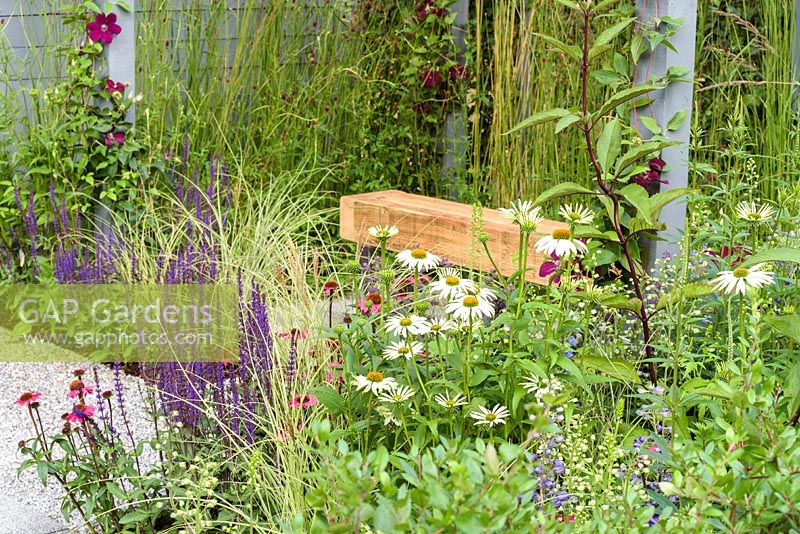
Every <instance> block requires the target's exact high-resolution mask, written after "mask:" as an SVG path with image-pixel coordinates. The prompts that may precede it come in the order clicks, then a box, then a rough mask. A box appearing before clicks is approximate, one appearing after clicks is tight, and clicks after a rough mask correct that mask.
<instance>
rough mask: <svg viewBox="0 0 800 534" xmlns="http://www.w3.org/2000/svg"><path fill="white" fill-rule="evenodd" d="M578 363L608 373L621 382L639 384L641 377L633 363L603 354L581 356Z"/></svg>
mask: <svg viewBox="0 0 800 534" xmlns="http://www.w3.org/2000/svg"><path fill="white" fill-rule="evenodd" d="M578 363H579V364H580V365H583V366H585V367H588V368H590V369H594V370H595V371H600V372H601V373H603V374H605V375H608V376H609V377H611V378H615V379H617V380H619V381H621V382H626V383H629V384H639V383H640V382H641V379H640V378H639V374H638V373H637V372H636V368H635V367H634V366H633V364H632V363H631V362H629V361H627V360H623V359H622V358H606V357H605V356H581V357H580V358H578Z"/></svg>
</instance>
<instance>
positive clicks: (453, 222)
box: [339, 191, 568, 284]
mask: <svg viewBox="0 0 800 534" xmlns="http://www.w3.org/2000/svg"><path fill="white" fill-rule="evenodd" d="M339 208H340V214H339V218H340V235H341V236H342V238H343V239H346V240H348V241H354V242H356V243H361V244H369V245H372V246H374V245H375V244H376V241H375V239H374V238H372V237H371V236H370V235H369V232H368V230H369V228H370V227H371V226H375V225H386V226H388V225H394V226H396V227H397V228H398V229H399V230H400V233H399V234H398V235H397V236H395V237H394V238H392V239H390V240H389V242H388V244H387V246H388V248H389V250H393V251H400V250H403V249H406V248H410V247H411V246H413V245H416V244H418V245H419V246H420V247H422V248H424V249H426V250H430V251H431V252H432V253H434V254H436V255H438V256H441V257H445V258H447V259H448V260H450V261H451V262H452V263H454V264H456V265H461V266H464V267H477V268H479V269H480V270H481V271H488V270H490V269H491V268H492V265H491V263H490V262H489V258H488V256H487V255H486V252H485V251H484V250H483V247H482V246H481V244H480V243H475V245H473V244H472V236H471V235H470V234H471V219H472V206H470V205H468V204H460V203H458V202H452V201H450V200H441V199H438V198H429V197H425V196H421V195H412V194H410V193H404V192H402V191H379V192H376V193H363V194H360V195H349V196H344V197H342V198H341V199H340V201H339ZM483 218H484V226H483V230H484V231H485V232H486V233H487V234H489V242H488V247H489V250H490V251H491V254H492V258H493V259H494V261H495V262H496V263H497V267H498V268H499V269H500V272H501V273H503V275H506V276H507V275H509V274H512V273H513V272H515V271H516V270H517V262H516V261H515V260H514V255H515V254H516V253H517V250H518V249H519V227H518V226H516V225H515V224H513V223H512V222H511V221H509V220H508V219H506V218H505V217H503V216H502V215H500V212H499V211H497V210H493V209H488V208H484V209H483ZM557 228H568V225H567V224H565V223H561V222H555V221H549V220H544V221H542V222H541V223H540V224H539V226H538V228H537V230H536V232H535V233H534V234H531V239H530V247H529V248H530V250H529V253H528V268H529V269H530V270H529V271H528V274H527V276H526V279H527V280H530V281H532V282H536V283H539V284H547V279H545V278H542V277H540V276H539V267H540V266H541V265H542V263H543V262H545V261H547V260H549V259H550V258H545V257H543V256H542V255H541V254H539V253H538V252H536V251H534V249H533V247H534V244H535V243H536V241H537V240H538V239H539V237H541V236H542V235H545V234H550V233H551V232H553V230H555V229H557ZM473 246H476V247H477V248H478V250H477V251H476V252H477V253H476V254H474V255H473V256H472V257H471V254H470V252H471V250H470V249H471V247H473ZM475 259H478V260H479V264H478V265H471V263H473V262H474V261H475Z"/></svg>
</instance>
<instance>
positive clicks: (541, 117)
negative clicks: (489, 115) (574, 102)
mask: <svg viewBox="0 0 800 534" xmlns="http://www.w3.org/2000/svg"><path fill="white" fill-rule="evenodd" d="M569 114H570V112H569V111H568V110H566V109H564V108H555V109H548V110H547V111H540V112H539V113H534V114H533V115H531V116H530V117H527V118H525V119H522V121H520V122H519V124H517V125H516V126H514V127H513V128H511V129H510V130H509V131H507V132H505V133H504V134H503V135H508V134H511V133H514V132H516V131H519V130H523V129H525V128H530V127H532V126H536V125H538V124H544V123H546V122H550V121H554V120H556V119H560V118H561V117H564V116H565V115H569Z"/></svg>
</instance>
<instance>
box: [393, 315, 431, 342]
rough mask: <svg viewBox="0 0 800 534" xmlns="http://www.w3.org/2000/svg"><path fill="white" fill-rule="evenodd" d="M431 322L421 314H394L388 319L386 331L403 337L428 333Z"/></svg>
mask: <svg viewBox="0 0 800 534" xmlns="http://www.w3.org/2000/svg"><path fill="white" fill-rule="evenodd" d="M429 330H430V323H428V320H427V319H425V318H424V317H420V316H419V315H414V314H411V315H394V316H392V317H390V318H389V319H388V320H387V321H386V331H387V332H389V333H390V334H395V335H398V336H402V337H408V336H416V335H422V334H427V333H428V331H429Z"/></svg>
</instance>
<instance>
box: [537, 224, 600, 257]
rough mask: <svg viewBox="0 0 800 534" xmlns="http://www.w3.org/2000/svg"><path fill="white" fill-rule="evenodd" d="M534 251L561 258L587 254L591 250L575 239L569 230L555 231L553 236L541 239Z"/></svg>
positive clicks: (560, 229)
mask: <svg viewBox="0 0 800 534" xmlns="http://www.w3.org/2000/svg"><path fill="white" fill-rule="evenodd" d="M534 249H535V250H536V252H540V253H542V254H545V255H547V256H552V255H556V256H557V257H559V258H564V257H566V256H577V255H578V254H579V253H580V254H585V253H586V252H588V250H589V249H588V248H586V245H585V244H584V243H583V242H582V241H579V240H577V239H573V238H572V232H571V231H570V230H569V229H567V228H557V229H555V230H553V233H552V234H550V235H546V236H544V237H542V238H541V239H539V241H537V242H536V247H534Z"/></svg>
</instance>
